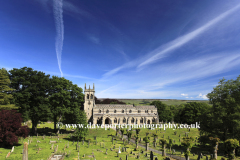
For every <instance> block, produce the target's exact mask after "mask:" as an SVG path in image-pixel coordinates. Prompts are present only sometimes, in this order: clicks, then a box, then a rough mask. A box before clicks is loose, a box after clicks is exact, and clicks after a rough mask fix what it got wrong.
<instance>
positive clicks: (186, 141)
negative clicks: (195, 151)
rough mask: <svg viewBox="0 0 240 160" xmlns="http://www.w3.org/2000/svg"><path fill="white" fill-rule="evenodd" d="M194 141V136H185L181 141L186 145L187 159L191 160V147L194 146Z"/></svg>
mask: <svg viewBox="0 0 240 160" xmlns="http://www.w3.org/2000/svg"><path fill="white" fill-rule="evenodd" d="M193 141H194V138H193V137H183V140H182V142H181V144H182V145H183V146H185V147H186V151H185V157H186V160H189V155H190V149H191V148H192V146H193Z"/></svg>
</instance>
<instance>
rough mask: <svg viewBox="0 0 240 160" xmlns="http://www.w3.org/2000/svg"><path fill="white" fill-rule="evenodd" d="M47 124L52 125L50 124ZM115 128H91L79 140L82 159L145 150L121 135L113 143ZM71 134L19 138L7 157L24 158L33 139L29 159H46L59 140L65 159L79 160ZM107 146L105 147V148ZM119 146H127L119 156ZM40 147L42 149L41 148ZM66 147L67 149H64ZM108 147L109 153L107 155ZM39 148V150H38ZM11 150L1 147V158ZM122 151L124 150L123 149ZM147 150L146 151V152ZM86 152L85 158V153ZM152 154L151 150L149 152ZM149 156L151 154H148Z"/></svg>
mask: <svg viewBox="0 0 240 160" xmlns="http://www.w3.org/2000/svg"><path fill="white" fill-rule="evenodd" d="M46 126H48V127H50V126H49V125H48V124H46ZM115 133H116V132H115V131H114V130H112V129H111V130H105V129H100V128H99V129H98V130H97V129H90V130H89V135H88V136H87V137H86V141H85V142H84V145H83V144H82V142H79V145H80V150H79V151H80V152H79V155H80V158H81V159H82V158H83V159H94V158H92V152H93V153H94V155H95V158H96V159H110V160H111V159H119V158H120V157H122V159H125V158H126V155H127V154H129V159H130V160H131V159H136V157H137V154H138V153H139V152H140V150H145V149H143V148H141V147H139V150H138V151H134V148H135V145H134V144H127V143H125V144H123V141H122V140H121V139H120V137H119V138H118V137H117V138H116V140H114V144H112V137H111V136H108V135H112V134H113V135H115ZM70 135H71V134H60V135H59V136H60V137H59V141H58V139H57V137H56V136H52V137H51V136H45V139H43V136H38V137H36V136H34V137H30V138H29V137H28V138H26V139H24V140H21V139H20V140H19V144H17V145H16V146H15V149H14V152H13V153H11V155H10V157H9V158H7V159H9V160H19V159H21V158H22V150H23V143H24V142H28V140H29V141H31V140H32V143H30V144H29V148H28V159H29V160H46V159H47V158H48V157H49V156H50V155H51V154H53V152H54V149H51V146H52V144H50V140H51V141H58V142H57V143H53V144H54V147H56V146H57V145H58V151H57V153H59V154H63V153H67V154H68V156H66V157H65V158H64V159H69V160H70V159H71V160H77V157H78V151H77V150H76V144H77V143H76V141H75V143H74V145H73V139H71V138H70V137H71V136H70ZM94 136H97V145H96V144H95V143H96V141H95V140H94ZM88 139H90V145H89V148H88ZM37 140H39V141H40V143H37ZM68 144H69V148H65V146H68ZM114 145H115V149H113V151H111V150H110V148H113V146H114ZM104 146H105V148H104ZM119 146H120V147H121V148H122V147H123V146H125V147H127V152H122V153H121V154H119V157H117V152H118V150H119ZM54 147H53V148H54ZM39 148H40V150H39ZM64 148H65V149H64ZM106 149H108V151H107V153H108V154H107V155H106ZM38 150H39V151H38ZM9 151H11V148H0V152H1V153H0V159H5V157H6V155H7V153H8V152H9ZM121 151H122V150H121ZM131 151H132V152H133V154H130V152H131ZM145 153H146V152H145V151H144V154H145ZM84 154H85V158H84V157H83V155H84ZM144 154H141V155H140V159H147V158H146V157H144ZM149 154H150V152H149ZM154 155H157V157H158V158H160V159H162V156H161V155H159V154H154ZM148 157H149V156H148Z"/></svg>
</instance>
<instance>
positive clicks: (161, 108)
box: [150, 101, 174, 121]
mask: <svg viewBox="0 0 240 160" xmlns="http://www.w3.org/2000/svg"><path fill="white" fill-rule="evenodd" d="M150 105H155V106H156V107H157V110H158V116H159V121H172V119H173V117H174V115H173V112H172V111H171V110H170V108H169V107H168V106H167V105H166V104H164V103H162V102H161V101H153V102H152V103H151V104H150Z"/></svg>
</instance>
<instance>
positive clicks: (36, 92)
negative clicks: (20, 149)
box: [9, 67, 50, 134]
mask: <svg viewBox="0 0 240 160" xmlns="http://www.w3.org/2000/svg"><path fill="white" fill-rule="evenodd" d="M9 72H10V81H11V88H13V89H15V91H14V92H13V97H14V100H15V102H16V105H17V106H19V112H20V113H22V117H23V120H24V121H27V120H28V119H31V120H32V133H33V134H36V132H37V124H38V122H39V121H41V120H42V119H44V118H46V117H48V116H50V109H49V106H48V99H47V98H48V88H49V75H45V73H43V72H40V71H36V70H33V69H32V68H28V67H23V68H20V69H16V68H13V69H12V70H10V71H9Z"/></svg>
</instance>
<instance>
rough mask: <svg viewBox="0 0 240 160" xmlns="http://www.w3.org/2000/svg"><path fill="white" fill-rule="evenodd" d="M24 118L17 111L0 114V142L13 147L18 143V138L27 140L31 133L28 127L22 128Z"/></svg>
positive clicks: (6, 111)
mask: <svg viewBox="0 0 240 160" xmlns="http://www.w3.org/2000/svg"><path fill="white" fill-rule="evenodd" d="M21 122H22V117H21V114H20V113H17V111H16V110H2V111H1V112H0V142H1V143H3V144H4V145H5V146H9V145H10V146H12V145H13V144H14V143H17V142H18V137H24V138H26V137H27V136H28V133H29V129H28V127H27V126H22V124H21Z"/></svg>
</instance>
